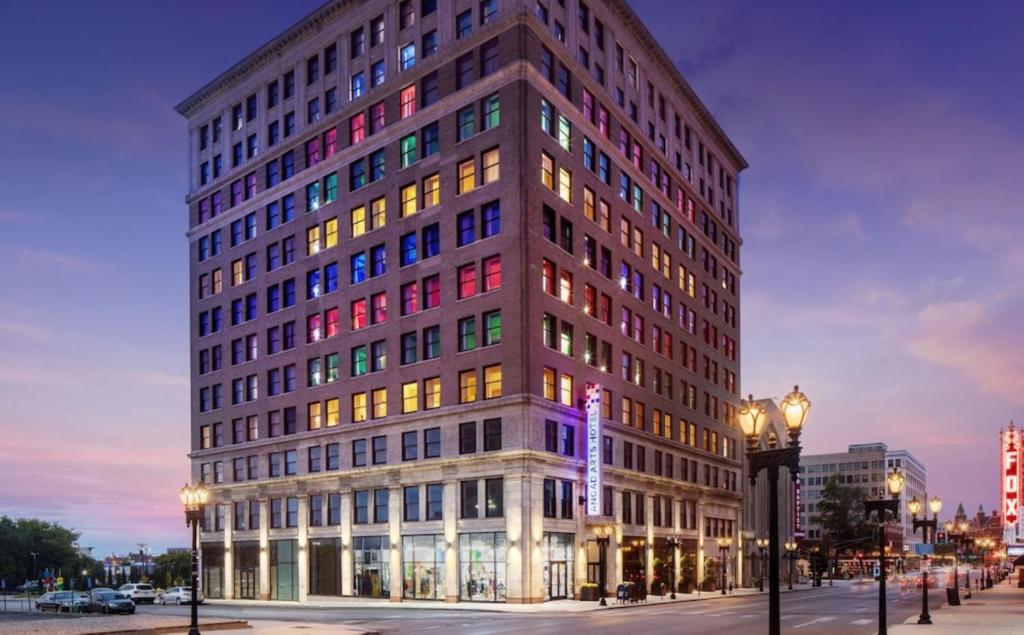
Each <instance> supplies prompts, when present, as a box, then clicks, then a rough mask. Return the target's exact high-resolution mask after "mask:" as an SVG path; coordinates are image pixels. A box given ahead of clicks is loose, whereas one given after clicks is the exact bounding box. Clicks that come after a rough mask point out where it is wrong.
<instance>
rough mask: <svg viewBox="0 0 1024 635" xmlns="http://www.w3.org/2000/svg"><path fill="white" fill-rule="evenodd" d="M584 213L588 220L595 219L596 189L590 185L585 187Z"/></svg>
mask: <svg viewBox="0 0 1024 635" xmlns="http://www.w3.org/2000/svg"><path fill="white" fill-rule="evenodd" d="M583 214H584V215H585V216H586V217H587V220H595V218H596V216H595V215H594V190H592V189H590V188H589V187H585V188H583Z"/></svg>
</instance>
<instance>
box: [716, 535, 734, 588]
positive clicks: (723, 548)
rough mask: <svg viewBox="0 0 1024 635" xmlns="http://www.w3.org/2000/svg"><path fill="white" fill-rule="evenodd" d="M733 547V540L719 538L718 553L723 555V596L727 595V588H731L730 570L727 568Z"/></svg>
mask: <svg viewBox="0 0 1024 635" xmlns="http://www.w3.org/2000/svg"><path fill="white" fill-rule="evenodd" d="M731 546H732V538H728V537H725V538H719V539H718V551H719V552H721V554H722V595H725V588H726V587H727V586H729V582H728V580H729V570H728V569H727V568H726V567H727V565H728V562H729V547H731Z"/></svg>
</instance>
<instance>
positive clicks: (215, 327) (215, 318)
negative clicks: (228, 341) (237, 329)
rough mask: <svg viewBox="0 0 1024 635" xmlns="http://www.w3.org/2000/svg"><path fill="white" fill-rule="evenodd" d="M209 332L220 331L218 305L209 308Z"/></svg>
mask: <svg viewBox="0 0 1024 635" xmlns="http://www.w3.org/2000/svg"><path fill="white" fill-rule="evenodd" d="M210 332H211V333H218V332H220V307H219V306H215V307H213V308H212V309H210Z"/></svg>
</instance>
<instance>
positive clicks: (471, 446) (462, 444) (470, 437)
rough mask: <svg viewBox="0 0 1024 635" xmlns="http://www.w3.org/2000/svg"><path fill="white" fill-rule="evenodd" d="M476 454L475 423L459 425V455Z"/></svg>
mask: <svg viewBox="0 0 1024 635" xmlns="http://www.w3.org/2000/svg"><path fill="white" fill-rule="evenodd" d="M474 453H476V422H475V421H470V422H468V423H460V424H459V454H474Z"/></svg>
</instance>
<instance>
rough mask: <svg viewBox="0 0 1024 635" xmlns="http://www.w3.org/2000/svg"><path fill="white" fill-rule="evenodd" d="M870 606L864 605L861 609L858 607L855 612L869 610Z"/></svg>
mask: <svg viewBox="0 0 1024 635" xmlns="http://www.w3.org/2000/svg"><path fill="white" fill-rule="evenodd" d="M870 608H871V607H870V606H862V607H860V608H859V609H857V610H856V611H854V613H863V612H864V611H867V610H868V609H870Z"/></svg>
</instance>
